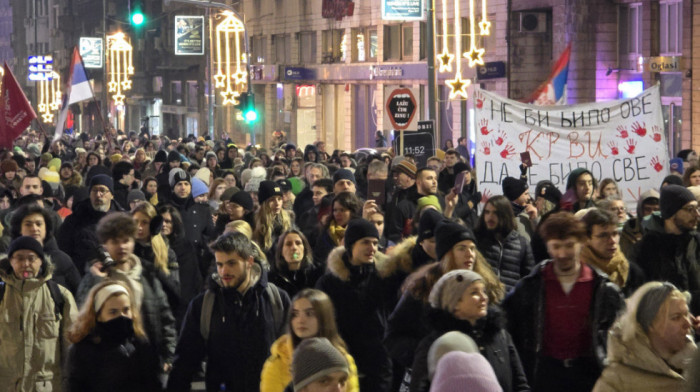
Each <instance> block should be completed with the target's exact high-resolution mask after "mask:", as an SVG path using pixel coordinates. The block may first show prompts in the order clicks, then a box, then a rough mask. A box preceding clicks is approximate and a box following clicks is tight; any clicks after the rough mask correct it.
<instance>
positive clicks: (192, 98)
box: [187, 80, 198, 108]
mask: <svg viewBox="0 0 700 392" xmlns="http://www.w3.org/2000/svg"><path fill="white" fill-rule="evenodd" d="M197 91H198V89H197V82H196V81H194V80H188V81H187V106H189V107H191V108H196V107H197Z"/></svg>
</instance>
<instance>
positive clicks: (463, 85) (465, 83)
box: [445, 75, 472, 99]
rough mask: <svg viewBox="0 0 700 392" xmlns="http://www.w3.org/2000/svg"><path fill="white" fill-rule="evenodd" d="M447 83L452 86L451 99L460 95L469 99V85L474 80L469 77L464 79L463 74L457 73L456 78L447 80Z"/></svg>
mask: <svg viewBox="0 0 700 392" xmlns="http://www.w3.org/2000/svg"><path fill="white" fill-rule="evenodd" d="M445 84H446V85H448V86H449V87H450V99H455V98H457V96H459V95H461V96H462V98H464V99H467V98H468V96H467V87H469V86H470V85H471V84H472V82H471V80H469V79H467V80H463V79H462V75H455V78H454V79H450V80H446V81H445Z"/></svg>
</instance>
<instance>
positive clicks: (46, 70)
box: [29, 56, 53, 81]
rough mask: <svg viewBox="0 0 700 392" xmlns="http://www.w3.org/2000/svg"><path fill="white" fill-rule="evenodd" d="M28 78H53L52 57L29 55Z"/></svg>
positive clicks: (36, 79)
mask: <svg viewBox="0 0 700 392" xmlns="http://www.w3.org/2000/svg"><path fill="white" fill-rule="evenodd" d="M29 80H33V81H39V80H53V57H52V56H29Z"/></svg>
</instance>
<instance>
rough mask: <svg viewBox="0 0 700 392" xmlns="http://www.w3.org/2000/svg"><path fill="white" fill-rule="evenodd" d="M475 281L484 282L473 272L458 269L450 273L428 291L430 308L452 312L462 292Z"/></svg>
mask: <svg viewBox="0 0 700 392" xmlns="http://www.w3.org/2000/svg"><path fill="white" fill-rule="evenodd" d="M477 280H482V281H483V280H484V278H482V277H481V275H479V274H477V273H476V272H474V271H470V270H466V269H458V270H454V271H450V272H448V273H446V274H445V275H442V277H441V278H440V279H439V280H438V281H437V282H436V283H435V286H433V289H432V290H430V296H429V297H428V300H429V301H430V306H432V307H433V308H435V309H442V310H446V311H448V312H452V311H453V310H454V308H455V307H456V306H457V303H458V302H459V299H460V298H462V294H463V293H464V290H466V289H467V287H469V286H470V285H471V284H472V283H474V282H476V281H477Z"/></svg>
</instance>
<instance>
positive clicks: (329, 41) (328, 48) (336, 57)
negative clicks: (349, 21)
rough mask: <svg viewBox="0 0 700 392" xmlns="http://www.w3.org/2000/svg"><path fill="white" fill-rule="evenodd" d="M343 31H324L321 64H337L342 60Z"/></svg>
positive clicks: (343, 50) (343, 52) (343, 49)
mask: <svg viewBox="0 0 700 392" xmlns="http://www.w3.org/2000/svg"><path fill="white" fill-rule="evenodd" d="M344 33H345V31H344V30H324V31H323V33H322V34H323V35H322V44H323V53H322V56H323V60H322V63H324V64H328V63H337V62H340V61H342V60H343V58H344V54H345V48H344V47H343V46H344V44H345V41H344V39H343V38H344V36H345V34H344Z"/></svg>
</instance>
